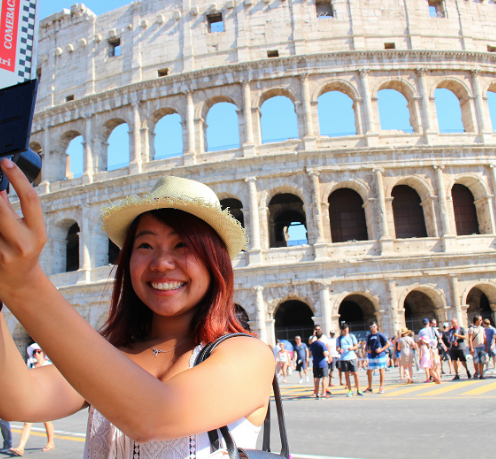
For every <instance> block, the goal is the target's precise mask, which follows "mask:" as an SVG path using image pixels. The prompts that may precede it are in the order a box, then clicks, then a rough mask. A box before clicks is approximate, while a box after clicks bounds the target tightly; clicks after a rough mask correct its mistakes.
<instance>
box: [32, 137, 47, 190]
mask: <svg viewBox="0 0 496 459" xmlns="http://www.w3.org/2000/svg"><path fill="white" fill-rule="evenodd" d="M29 148H31V150H33V151H34V152H35V153H38V154H39V155H40V157H41V164H43V161H44V154H43V148H42V147H41V145H40V144H39V143H38V142H31V143H30V144H29ZM41 179H42V173H41V170H40V173H39V174H38V177H36V178H35V179H34V181H33V187H35V188H36V187H37V186H38V185H39V184H40V183H41Z"/></svg>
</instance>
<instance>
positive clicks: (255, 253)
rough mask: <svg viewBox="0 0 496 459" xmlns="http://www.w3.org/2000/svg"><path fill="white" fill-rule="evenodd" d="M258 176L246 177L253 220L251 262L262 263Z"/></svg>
mask: <svg viewBox="0 0 496 459" xmlns="http://www.w3.org/2000/svg"><path fill="white" fill-rule="evenodd" d="M256 180H257V179H256V177H249V178H247V179H245V181H246V182H248V187H249V194H250V222H251V228H250V229H251V231H250V232H251V235H250V236H251V237H250V239H251V247H250V250H249V260H250V264H260V263H261V262H262V256H261V247H260V219H259V209H258V195H257V185H256V183H255V182H256Z"/></svg>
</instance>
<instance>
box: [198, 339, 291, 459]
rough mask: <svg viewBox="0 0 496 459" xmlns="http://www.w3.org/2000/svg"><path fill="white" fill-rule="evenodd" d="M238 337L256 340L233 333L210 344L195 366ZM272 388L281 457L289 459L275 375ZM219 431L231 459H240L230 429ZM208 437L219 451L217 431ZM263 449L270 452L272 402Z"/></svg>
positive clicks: (265, 427)
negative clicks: (223, 343) (233, 452)
mask: <svg viewBox="0 0 496 459" xmlns="http://www.w3.org/2000/svg"><path fill="white" fill-rule="evenodd" d="M237 336H247V337H250V338H255V337H254V336H252V335H248V334H246V333H231V334H229V335H223V336H221V337H220V338H219V339H217V341H214V342H213V343H210V344H208V345H207V346H205V347H204V348H203V349H202V350H201V351H200V353H199V354H198V356H197V357H196V359H195V363H194V366H196V365H199V364H200V363H202V362H203V361H204V360H206V359H207V358H208V357H209V356H210V354H211V352H212V351H213V350H214V349H215V348H216V347H217V346H218V345H219V344H220V343H222V342H224V341H225V340H227V339H230V338H235V337H237ZM255 339H256V338H255ZM272 388H273V391H274V400H275V402H276V409H277V420H278V424H279V435H280V438H281V446H282V447H281V455H283V456H284V457H286V458H289V445H288V436H287V432H286V423H285V421H284V411H283V408H282V401H281V391H280V389H279V384H278V382H277V377H276V376H275V375H274V379H273V381H272ZM219 430H220V432H221V434H222V436H223V437H224V440H225V442H226V447H227V450H228V452H229V456H230V458H231V459H238V458H239V453H238V450H237V448H235V449H236V454H237V455H236V454H233V455H231V452H230V445H234V446H235V443H234V440H233V438H232V437H231V434H230V432H229V429H228V427H227V426H224V427H222V428H220V429H219ZM208 436H209V439H210V442H211V444H212V446H213V447H214V449H215V447H216V446H217V449H218V445H219V436H218V433H217V431H216V430H212V431H210V432H209V433H208ZM262 448H263V451H267V452H270V401H269V407H268V409H267V415H266V417H265V421H264V424H263V440H262Z"/></svg>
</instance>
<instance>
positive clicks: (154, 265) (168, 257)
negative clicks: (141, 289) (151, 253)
mask: <svg viewBox="0 0 496 459" xmlns="http://www.w3.org/2000/svg"><path fill="white" fill-rule="evenodd" d="M175 267H176V262H175V260H174V257H173V256H172V254H171V253H169V252H168V251H165V250H164V251H161V252H160V253H158V254H157V255H156V256H155V257H154V258H153V260H152V261H151V263H150V269H151V270H152V271H169V270H173V269H174V268H175Z"/></svg>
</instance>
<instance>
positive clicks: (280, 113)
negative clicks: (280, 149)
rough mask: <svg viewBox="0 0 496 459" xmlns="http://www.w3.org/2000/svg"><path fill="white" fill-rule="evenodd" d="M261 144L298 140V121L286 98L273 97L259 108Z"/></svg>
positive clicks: (292, 107) (291, 104) (293, 108)
mask: <svg viewBox="0 0 496 459" xmlns="http://www.w3.org/2000/svg"><path fill="white" fill-rule="evenodd" d="M260 128H261V130H262V143H271V142H284V141H285V140H289V139H297V138H298V120H297V117H296V110H295V105H294V103H293V101H292V100H291V99H290V98H289V97H286V96H273V97H270V98H269V99H267V100H265V102H264V103H263V104H262V106H261V107H260Z"/></svg>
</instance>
